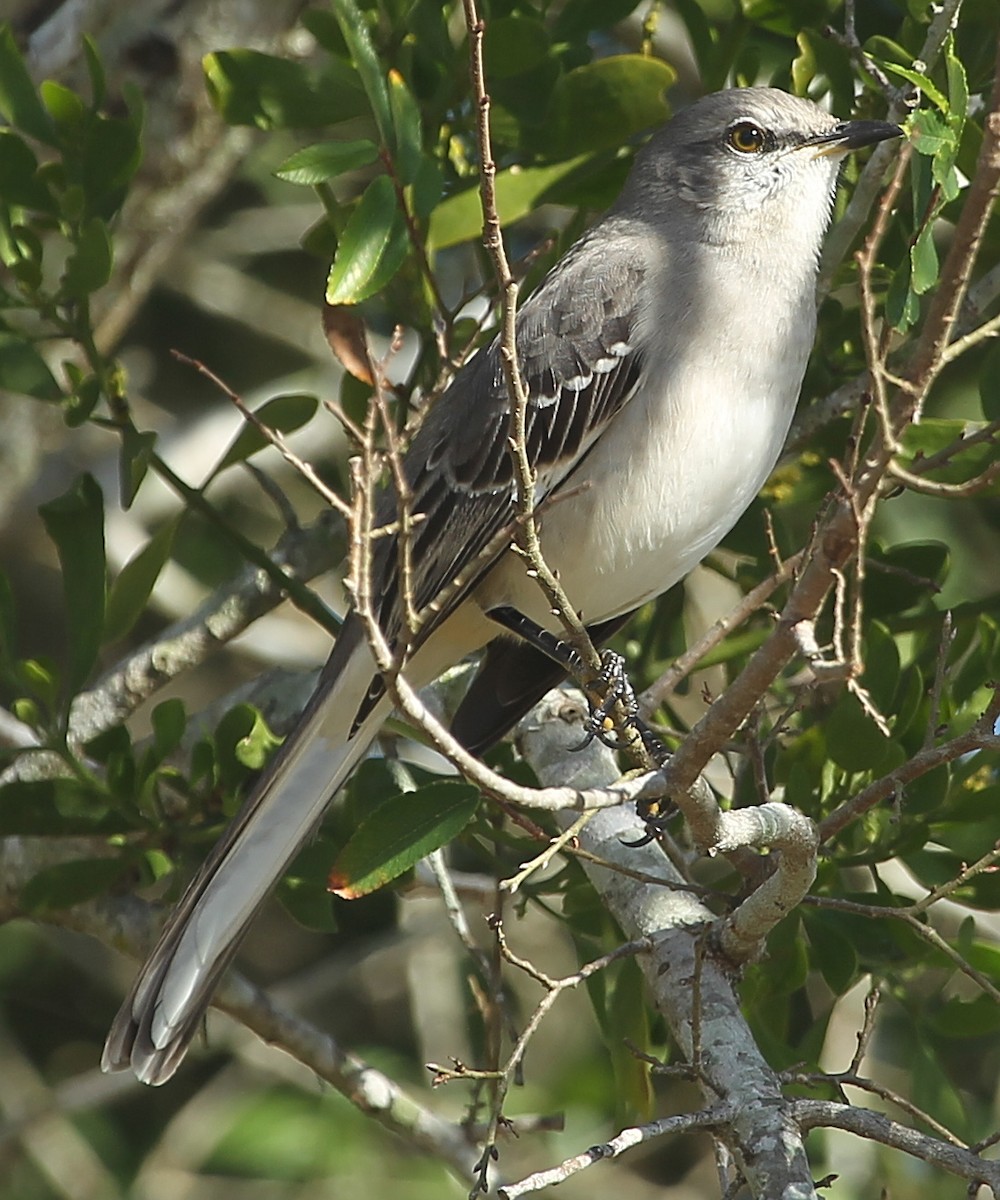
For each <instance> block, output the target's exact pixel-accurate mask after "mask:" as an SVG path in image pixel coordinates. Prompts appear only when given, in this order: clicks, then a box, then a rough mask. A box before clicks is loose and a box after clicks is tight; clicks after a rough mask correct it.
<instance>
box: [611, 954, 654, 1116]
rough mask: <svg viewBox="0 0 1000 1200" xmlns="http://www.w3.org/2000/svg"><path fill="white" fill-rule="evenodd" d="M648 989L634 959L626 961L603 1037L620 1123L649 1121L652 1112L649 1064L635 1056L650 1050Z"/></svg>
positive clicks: (618, 975) (614, 993)
mask: <svg viewBox="0 0 1000 1200" xmlns="http://www.w3.org/2000/svg"><path fill="white" fill-rule="evenodd" d="M645 996H646V986H645V981H644V980H643V977H642V971H641V970H640V969H639V965H638V963H637V962H636V961H635V959H634V958H627V959H625V960H624V962H622V963H621V965H620V968H619V970H618V971H617V972H616V978H615V983H614V990H613V992H612V993H611V996H610V1000H609V1002H608V1004H607V1018H606V1022H605V1025H604V1035H605V1037H606V1038H607V1042H608V1050H609V1051H610V1053H611V1062H612V1065H613V1067H614V1072H615V1085H616V1086H615V1103H616V1114H617V1117H618V1120H619V1121H620V1122H621V1123H622V1124H628V1125H634V1124H637V1123H638V1122H640V1121H648V1120H649V1118H650V1114H651V1113H652V1110H653V1087H652V1080H651V1073H650V1069H649V1063H648V1062H643V1061H642V1059H640V1058H639V1056H638V1055H637V1054H636V1053H635V1049H638V1050H639V1051H640V1053H644V1052H646V1051H647V1050H648V1048H649V1016H648V1013H647V1011H646V1004H645Z"/></svg>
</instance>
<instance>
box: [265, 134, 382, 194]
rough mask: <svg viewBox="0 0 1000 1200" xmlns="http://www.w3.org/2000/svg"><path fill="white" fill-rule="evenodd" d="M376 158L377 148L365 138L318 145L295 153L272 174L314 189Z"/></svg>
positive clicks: (318, 143)
mask: <svg viewBox="0 0 1000 1200" xmlns="http://www.w3.org/2000/svg"><path fill="white" fill-rule="evenodd" d="M377 158H378V147H377V146H376V145H375V143H374V142H370V141H368V140H367V139H364V138H362V139H360V140H358V141H354V142H317V143H316V145H314V146H306V147H305V148H304V149H302V150H297V151H296V152H295V153H294V154H293V155H291V156H290V157H289V158H286V159H285V161H284V162H283V163H282V164H281V166H280V167H278V169H277V170H276V171H275V172H274V173H275V175H277V177H278V178H279V179H284V180H286V181H287V182H288V183H301V184H307V185H310V186H315V185H316V184H317V183H326V182H327V180H330V179H336V178H337V176H338V175H343V174H345V173H346V172H347V171H357V170H359V169H360V168H361V167H366V166H368V164H369V163H373V162H374V161H375V160H376V159H377Z"/></svg>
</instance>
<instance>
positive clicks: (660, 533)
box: [102, 87, 902, 1085]
mask: <svg viewBox="0 0 1000 1200" xmlns="http://www.w3.org/2000/svg"><path fill="white" fill-rule="evenodd" d="M901 134H902V130H901V129H900V128H899V127H898V126H896V125H894V124H891V123H889V122H886V121H878V120H848V121H841V120H838V119H837V118H836V117H834V116H832V115H831V114H830V113H828V112H827V111H825V110H824V109H823V108H821V107H820V106H818V105H817V104H815V103H813V102H812V101H810V100H807V99H802V98H799V97H795V96H793V95H790V94H788V93H785V92H783V91H780V90H778V89H774V88H766V87H750V88H732V89H727V90H724V91H721V92H716V93H712V94H709V95H706V96H703V97H701V98H700V99H698V100H697V101H695V102H694V103H693V104H691V105H690V106H688V107H687V108H684V109H682V110H681V111H679V112H678V113H677V114H675V115H674V116H673V117H672V118H671V119H670V120H669V121H668V122H666V124H665V125H664V126H662V127H661V128H660V129H659V130H658V131H657V132H655V133H654V134H653V135H652V137H651V138H650V139H649V140H648V141H647V143H646V144H645V145H644V146H643V147H642V148H641V149H640V150H639V151H638V153H637V154H636V156H635V159H634V162H633V165H632V167H631V170H630V172H629V175H628V177H627V180H626V182H625V184H624V186H623V189H622V191H621V193H620V195H619V197H618V199H617V200H616V201H615V203H614V204H613V205H612V206H611V208H610V209H609V210H608V211H607V212H606V213H605V214H604V215H603V216H602V217H600V218H599V219H598V220H597V221H596V222H595V223H594V224H593V225H592V226H591V227H590V228H589V229H588V230H587V231H586V232H585V233H584V234H583V235H582V236H581V237H580V239H579V240H578V241H577V242H576V243H575V244H574V245H573V246H572V247H571V248H570V249H569V250H568V251H567V253H566V254H565V255H564V257H563V258H562V259H561V260H560V261H559V262H557V263H556V265H555V266H554V267H553V268H552V269H551V271H550V272H549V273H548V275H547V276H546V277H545V278H544V279H543V281H542V282H541V283H540V285H539V286H538V287H537V288H536V289H535V290H534V292H533V293H532V294H531V295H530V296H529V297H528V298H527V299H526V300H525V301H524V303H523V304H522V305H521V306H520V308H519V310H518V312H517V317H516V348H517V359H518V365H519V368H520V374H521V377H522V379H523V381H524V386H525V388H526V391H527V396H528V403H527V410H526V438H525V444H526V452H527V456H528V459H529V461H530V464H531V468H532V471H533V474H534V479H535V496H534V500H535V504H536V506H537V512H538V529H539V537H540V543H541V550H542V554H543V557H544V558H545V560H546V562H547V563H548V565H549V566H550V567H551V568H552V569H553V570H554V571H555V572H556V573H557V575H558V578H559V580H560V582H561V584H562V587H563V589H564V591H565V593H566V595H567V596H568V597H569V599H570V601H571V603H572V604H573V606H574V608H575V609H576V610H577V611H578V612H579V613H580V614H581V617H582V620H583V622H584V623H585V625H586V626H587V628H588V629H589V630H590V631H591V634H592V636H593V638H594V640H595V643H597V644H603V643H604V642H606V641H607V639H608V638H609V637H610V636H611V635H612V634H613V633H615V632H616V631H617V630H618V629H620V628H621V627H622V626H623V625H624V624H625V622H626V621H627V620H628V618H629V617H630V616H631V615H632V614H633V613H634V612H635V611H636V610H637V609H638V608H639V607H641V606H642V605H643V604H645V603H646V602H647V601H648V600H651V599H653V598H654V597H656V596H659V595H661V594H662V593H663V592H665V591H666V590H667V589H668V588H670V587H671V586H672V585H673V584H675V583H676V582H677V581H678V580H680V579H682V578H683V577H684V576H685V575H686V574H687V573H688V572H689V571H690V570H691V568H692V567H694V566H695V565H696V564H697V563H698V562H700V561H701V560H702V559H703V558H704V557H705V555H706V554H707V553H708V552H709V551H711V550H712V549H713V548H714V547H715V546H716V545H717V544H718V543H719V541H720V540H721V539H722V538H723V537H724V536H725V535H726V533H727V532H728V531H729V530H730V529H731V528H732V526H733V525H734V524H735V522H736V521H737V519H738V518H739V517H740V515H741V514H742V513H743V512H744V510H745V509H746V508H747V506H748V505H749V504H750V502H751V501H752V500H753V498H754V496H755V495H756V494H757V492H758V491H759V489H760V487H761V486H762V484H763V483H764V481H765V480H766V478H767V476H768V475H769V473H770V472H771V470H772V469H773V467H774V464H775V462H776V461H777V458H778V455H779V453H780V451H781V449H782V446H783V443H784V441H785V438H786V435H787V433H788V429H789V426H790V423H791V420H792V416H793V414H794V410H795V407H796V403H797V399H798V394H799V390H800V387H801V384H802V379H803V375H804V373H805V368H806V363H807V360H808V357H809V354H810V351H811V348H812V344H813V339H814V336H815V328H816V297H815V292H816V278H817V270H818V262H819V254H820V250H821V244H822V239H823V236H824V233H825V232H826V229H827V227H828V225H829V222H830V218H831V213H832V205H833V200H834V195H835V191H836V185H837V177H838V171H839V167H840V164H841V162H842V161H843V159H844V157H845V156H846V155H847V154H848V153H850V152H851V151H853V150H856V149H859V148H861V147H864V146H868V145H873V144H875V143H877V142H881V141H884V140H886V139H889V138H894V137H898V136H900V135H901ZM502 366H503V364H502V358H501V350H500V344H499V336H498V337H496V338H494V340H493V341H492V342H491V343H489V344H488V345H486V346H484V347H483V348H482V349H481V350H480V351H479V352H478V353H477V354H476V355H475V356H473V357H472V358H471V359H470V360H469V361H468V362H466V363H465V364H464V365H463V366H462V367H461V368H460V369H459V370H458V371H457V372H456V374H455V376H454V378H453V380H452V382H451V383H450V385H449V386H448V388H447V389H446V390H445V391H444V393H443V394H442V396H441V397H440V398H439V399H438V400H437V402H436V403H435V404H434V405H433V406H431V407H430V409H429V411H428V413H427V415H426V417H425V419H424V420H423V422H422V424H421V425H420V426H419V428H418V430H417V431H416V433H415V434H414V436H413V438H412V440H411V442H410V444H409V447H408V448H407V449H406V451H405V455H404V458H403V461H402V471H403V474H404V476H405V480H406V488H407V491H408V493H409V497H410V501H409V502H410V505H411V510H412V512H413V514H414V515H415V519H414V522H413V527H412V530H411V533H410V538H411V541H410V562H411V570H410V572H409V579H408V587H409V589H410V591H411V597H412V600H413V602H414V603H415V605H416V607H417V608H418V609H419V610H422V611H427V612H429V613H430V616H429V618H428V619H427V620H426V622H425V623H424V624H423V625H422V626H421V627H420V630H419V634H418V635H417V636H416V637H415V638H413V637H410V635H409V633H408V631H407V629H406V619H405V614H404V604H403V600H402V598H401V592H402V589H403V584H402V581H401V579H400V565H399V560H400V556H399V553H398V541H397V538H398V522H397V516H398V498H397V494H396V491H395V488H394V487H393V485H392V484H391V483H390V484H388V485H387V487H386V489H385V491H384V493H383V495H382V496H381V499H380V501H379V503H378V508H377V512H376V521H375V524H376V525H377V526H385V527H386V530H387V532H386V536H383V537H380V538H377V539H374V540H373V549H372V556H371V580H372V586H371V594H372V596H373V597H374V598H375V603H376V610H377V616H378V619H379V624H380V626H381V628H382V630H383V632H384V635H385V638H386V640H387V641H388V643H389V645H390V647H393V648H394V649H395V648H398V647H399V646H401V645H402V644H403V643H404V642H409V643H412V644H409V645H408V658H407V660H406V664H405V668H404V671H405V676H406V679H407V681H408V682H409V683H410V684H411V686H413V687H421V686H424V685H426V684H427V683H429V682H431V681H432V680H433V679H434V678H436V677H437V676H438V675H439V674H440V673H441V672H442V671H443V670H445V669H446V668H448V667H449V666H451V665H453V664H454V663H456V662H458V661H459V660H461V659H463V658H465V657H466V656H467V655H471V654H473V653H475V652H482V657H481V661H480V666H479V669H478V674H477V675H476V676H475V678H474V680H473V682H472V684H471V685H470V687H469V689H468V691H467V693H466V695H465V697H464V699H463V700H462V701H461V703H460V705H459V707H458V710H457V712H456V714H455V717H454V719H453V723H452V730H453V732H454V733H455V735H456V737H457V738H458V739H459V740H460V741H461V742H462V743H463V744H464V745H465V746H466V747H468V748H469V749H471V750H472V751H474V752H475V753H482V752H483V751H484V750H485V749H486V748H487V747H489V746H491V745H492V744H494V743H495V742H496V741H497V740H499V739H500V738H502V737H503V736H504V734H506V733H507V732H508V731H509V730H510V729H511V728H512V727H513V726H514V724H515V723H516V722H517V721H518V720H519V719H520V718H521V717H522V716H523V715H524V714H525V713H526V712H527V711H529V710H530V708H531V707H532V706H533V705H534V703H536V702H537V700H539V699H540V698H541V696H542V695H543V694H544V693H545V692H546V691H547V690H548V689H549V688H550V687H552V686H554V685H555V684H556V683H558V682H559V681H560V680H561V679H562V678H563V677H564V676H565V669H566V668H565V663H560V662H556V661H554V660H553V659H552V658H551V657H549V656H548V654H547V653H546V649H545V647H546V643H545V635H546V634H548V635H549V639H550V641H551V640H552V635H553V633H558V632H559V626H558V624H557V622H556V618H555V617H554V616H553V614H552V611H551V608H550V606H549V603H548V601H547V600H546V598H545V597H544V596H543V594H542V591H541V589H540V588H539V586H538V583H537V581H536V580H534V579H532V578H530V577H529V575H528V573H527V571H526V567H525V563H524V560H523V558H522V557H519V556H518V555H516V554H515V553H513V552H512V550H511V549H510V547H509V545H504V544H503V531H504V530H505V529H506V528H509V527H510V524H511V521H512V519H513V517H514V514H515V512H516V489H515V482H514V469H513V462H512V455H511V452H510V444H509V440H510V433H511V427H512V417H511V406H510V402H509V399H508V392H507V386H506V384H505V381H504V374H503V369H502ZM394 522H396V523H397V526H396V528H397V532H395V533H394V532H393V523H394ZM498 540H499V542H500V543H501V544H500V546H499V547H498V546H497V542H498ZM456 579H460V580H461V582H462V586H455V585H454V581H456ZM436 602H437V603H436ZM391 708H392V702H391V699H390V697H389V695H388V693H387V690H386V687H385V685H384V683H383V680H382V678H381V676H380V674H379V672H378V670H377V668H376V665H375V660H374V658H373V654H372V651H371V649H370V648H369V643H368V640H367V637H366V633H365V628H364V622H363V620H362V619H361V617H360V616H359V614H358V613H357V612H356V611H355V612H351V613H349V614H348V616H347V617H346V620H345V622H344V624H343V626H342V628H341V631H340V633H339V634H338V636H337V638H336V641H335V643H334V646H333V649H332V652H331V654H330V657H329V659H328V661H327V663H326V665H325V667H324V668H323V670H322V672H321V675H320V680H319V683H318V685H317V688H316V691H315V694H314V695H313V697H312V699H311V701H310V702H309V704H308V705H307V707H306V709H305V711H304V713H303V715H302V717H301V719H300V721H299V723H298V725H297V727H296V728H295V729H294V730H293V732H292V733H291V734H290V735H289V737H288V738H287V739H286V740H285V742H284V744H283V745H282V747H281V749H280V750H279V752H278V753H277V755H276V756H275V759H274V760H273V762H272V763H271V764H270V766H269V767H268V768H267V769H266V770H265V772H264V773H263V774H262V776H261V777H260V779H259V781H258V782H257V784H256V786H254V787H253V789H252V790H251V792H250V794H249V796H248V798H247V800H246V801H245V803H244V805H243V807H242V809H241V810H240V811H239V813H238V814H237V815H236V817H235V818H234V819H233V821H232V823H231V824H230V825H229V826H228V827H227V828H226V829H225V831H224V832H223V834H222V835H221V837H220V840H219V842H218V843H217V844H216V846H215V847H214V849H213V850H212V851H211V852H210V854H209V856H208V858H207V860H206V861H205V863H204V865H203V866H202V867H201V869H200V870H199V871H198V872H197V873H196V875H195V876H194V878H193V879H192V881H191V882H190V884H189V885H188V887H187V890H186V891H185V892H184V893H183V895H182V896H181V899H180V900H179V902H178V904H177V906H176V907H175V909H174V911H173V912H172V914H171V915H170V917H169V918H168V920H167V921H166V924H165V926H164V928H163V930H162V933H161V935H160V937H159V940H158V941H157V942H156V944H155V947H154V949H153V950H152V952H151V953H150V955H149V957H148V959H147V961H146V963H145V965H144V966H143V967H142V968H141V970H140V972H139V974H138V976H137V977H136V980H135V982H134V984H133V985H132V988H131V990H130V992H129V993H128V995H127V997H126V999H125V1001H124V1003H123V1005H122V1007H121V1009H120V1011H119V1013H118V1015H117V1017H116V1018H115V1020H114V1023H113V1025H112V1027H111V1030H110V1032H109V1034H108V1038H107V1041H106V1044H105V1048H104V1054H103V1057H102V1066H103V1068H104V1069H105V1070H108V1071H116V1070H123V1069H131V1070H132V1071H133V1072H134V1073H135V1075H136V1076H137V1077H138V1078H139V1079H140V1080H141V1081H143V1082H144V1083H148V1084H154V1085H155V1084H161V1083H163V1082H165V1081H166V1080H167V1079H169V1078H170V1077H171V1076H172V1075H173V1074H174V1072H175V1071H176V1070H177V1067H178V1066H179V1064H180V1062H181V1060H182V1059H183V1057H184V1055H185V1053H186V1051H187V1049H188V1047H189V1045H190V1043H191V1041H192V1039H193V1038H194V1036H195V1035H196V1033H197V1031H198V1029H199V1028H200V1025H201V1022H202V1019H203V1017H204V1014H205V1012H206V1010H207V1008H208V1006H209V1004H210V1002H211V997H212V993H213V991H214V989H215V986H216V984H217V982H218V980H219V978H220V976H221V975H222V973H223V972H224V970H225V969H226V968H227V966H228V965H229V964H230V962H231V960H232V958H233V956H234V955H235V953H236V951H237V948H238V947H239V945H240V942H241V940H242V939H243V937H244V935H245V933H246V931H247V928H248V926H249V925H250V923H251V921H252V919H253V917H254V915H255V914H256V913H257V911H258V910H259V908H260V907H261V905H262V904H263V903H264V901H265V900H266V899H267V897H268V895H269V894H270V892H271V891H272V889H273V887H274V886H275V884H276V883H277V882H278V880H279V879H280V878H281V875H282V873H283V872H284V871H285V869H286V868H287V867H288V865H289V864H290V862H291V861H292V859H293V858H294V856H295V855H296V853H297V852H298V851H299V850H300V849H301V847H302V846H303V844H304V843H305V842H306V841H308V839H309V838H310V837H311V836H312V834H313V833H314V831H315V829H316V827H317V824H318V823H319V821H320V820H321V818H322V816H323V814H324V812H325V810H326V808H327V807H328V805H329V804H330V803H331V801H332V798H333V797H334V795H335V793H336V792H337V790H338V789H339V788H340V786H341V785H342V784H343V783H344V782H345V780H346V779H347V778H348V776H349V775H350V774H351V772H352V770H353V769H354V767H355V766H356V765H357V764H358V762H359V761H360V760H361V759H362V758H363V757H364V756H365V754H366V752H367V750H368V748H369V746H370V744H371V742H372V740H373V739H374V738H375V736H376V734H377V733H378V730H379V728H380V727H381V725H382V724H383V723H384V721H385V720H386V719H387V717H388V716H389V715H390V712H391Z"/></svg>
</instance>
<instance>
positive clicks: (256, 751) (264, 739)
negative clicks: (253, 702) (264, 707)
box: [235, 708, 283, 771]
mask: <svg viewBox="0 0 1000 1200" xmlns="http://www.w3.org/2000/svg"><path fill="white" fill-rule="evenodd" d="M250 711H251V712H252V713H253V722H252V724H251V726H250V728H249V729H248V730H247V732H246V733H245V734H243V736H242V737H241V738H240V739H239V741H237V743H236V746H235V753H236V757H237V759H238V760H239V762H240V763H242V765H243V766H244V767H247V768H248V769H249V770H251V771H259V770H261V768H263V767H265V766H266V765H267V762H268V759H270V757H271V755H272V754H273V753H274V751H275V750H276V749H277V747H278V746H280V745H281V743H282V740H283V739H282V738H280V737H275V736H274V734H273V733H272V732H271V730H270V728H269V726H268V724H267V722H266V721H265V720H264V718H263V717H262V716H261V714H260V713H259V712H258V711H257V710H256V709H255V708H253V709H251V710H250Z"/></svg>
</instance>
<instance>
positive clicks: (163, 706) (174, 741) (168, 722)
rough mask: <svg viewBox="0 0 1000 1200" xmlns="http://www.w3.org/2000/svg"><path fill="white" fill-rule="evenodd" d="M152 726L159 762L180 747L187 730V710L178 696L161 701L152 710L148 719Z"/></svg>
mask: <svg viewBox="0 0 1000 1200" xmlns="http://www.w3.org/2000/svg"><path fill="white" fill-rule="evenodd" d="M150 720H151V723H152V726H153V741H154V743H155V745H156V755H157V758H158V759H159V761H160V762H162V761H163V759H165V758H167V757H168V755H171V754H173V752H174V751H175V750H176V749H177V748H178V746H180V744H181V739H182V738H183V737H184V731H185V730H186V729H187V710H186V708H185V707H184V701H183V700H181V699H180V698H179V697H178V696H172V697H171V698H170V699H169V700H163V701H162V702H161V703H159V704H157V706H156V707H155V708H154V709H153V712H152V716H151V718H150Z"/></svg>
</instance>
